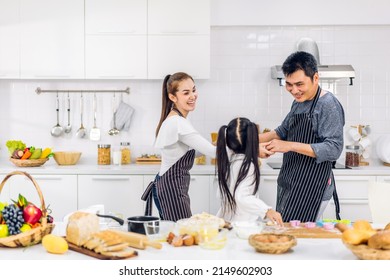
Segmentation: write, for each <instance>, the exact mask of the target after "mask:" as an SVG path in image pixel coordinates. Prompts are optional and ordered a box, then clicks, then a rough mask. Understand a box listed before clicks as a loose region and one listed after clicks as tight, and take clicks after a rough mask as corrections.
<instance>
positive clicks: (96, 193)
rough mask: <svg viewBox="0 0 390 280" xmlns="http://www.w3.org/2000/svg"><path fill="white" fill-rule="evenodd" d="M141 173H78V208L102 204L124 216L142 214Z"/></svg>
mask: <svg viewBox="0 0 390 280" xmlns="http://www.w3.org/2000/svg"><path fill="white" fill-rule="evenodd" d="M142 193H143V176H142V175H78V208H79V209H80V208H87V207H89V206H91V205H95V204H103V205H104V210H105V213H106V214H107V213H109V212H111V213H113V214H121V215H122V216H123V217H124V218H127V217H130V216H138V215H142V214H143V205H144V202H143V201H142V200H141V195H142Z"/></svg>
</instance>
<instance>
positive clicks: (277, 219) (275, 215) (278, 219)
mask: <svg viewBox="0 0 390 280" xmlns="http://www.w3.org/2000/svg"><path fill="white" fill-rule="evenodd" d="M265 216H266V217H267V218H268V219H269V220H270V221H272V222H273V223H276V224H277V225H279V226H283V219H282V215H280V213H279V212H276V211H275V210H273V209H269V210H268V211H267V213H266V214H265Z"/></svg>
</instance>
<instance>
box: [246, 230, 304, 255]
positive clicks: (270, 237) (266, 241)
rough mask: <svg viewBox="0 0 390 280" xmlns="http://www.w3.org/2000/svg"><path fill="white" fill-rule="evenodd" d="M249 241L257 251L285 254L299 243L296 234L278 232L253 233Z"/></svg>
mask: <svg viewBox="0 0 390 280" xmlns="http://www.w3.org/2000/svg"><path fill="white" fill-rule="evenodd" d="M248 241H249V244H250V245H251V246H252V247H253V248H255V249H256V251H257V252H259V253H267V254H283V253H286V252H287V251H288V250H290V249H291V248H292V247H294V246H295V245H297V240H296V238H295V237H294V236H292V235H288V234H276V233H260V234H252V235H251V236H249V239H248Z"/></svg>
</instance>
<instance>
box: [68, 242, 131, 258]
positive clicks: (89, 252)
mask: <svg viewBox="0 0 390 280" xmlns="http://www.w3.org/2000/svg"><path fill="white" fill-rule="evenodd" d="M68 245H69V250H72V251H75V252H78V253H80V254H84V255H87V256H89V257H93V258H96V259H99V260H123V259H128V258H132V257H136V256H138V252H137V251H135V250H131V251H132V254H131V255H130V256H126V257H118V256H106V255H103V254H100V253H96V252H95V251H92V250H89V249H87V248H83V247H79V246H77V245H75V244H73V243H70V242H68ZM129 250H130V248H129ZM113 253H115V252H113Z"/></svg>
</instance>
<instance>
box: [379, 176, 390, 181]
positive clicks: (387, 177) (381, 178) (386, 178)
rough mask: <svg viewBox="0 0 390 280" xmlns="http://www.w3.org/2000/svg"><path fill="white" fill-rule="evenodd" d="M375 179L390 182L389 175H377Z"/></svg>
mask: <svg viewBox="0 0 390 280" xmlns="http://www.w3.org/2000/svg"><path fill="white" fill-rule="evenodd" d="M376 181H377V182H382V183H390V176H377V177H376Z"/></svg>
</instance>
